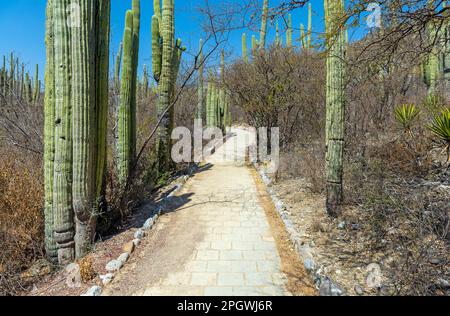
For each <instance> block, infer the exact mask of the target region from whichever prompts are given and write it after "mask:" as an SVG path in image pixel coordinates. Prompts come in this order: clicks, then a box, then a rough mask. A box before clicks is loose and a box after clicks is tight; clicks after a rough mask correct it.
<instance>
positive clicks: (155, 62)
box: [152, 0, 162, 83]
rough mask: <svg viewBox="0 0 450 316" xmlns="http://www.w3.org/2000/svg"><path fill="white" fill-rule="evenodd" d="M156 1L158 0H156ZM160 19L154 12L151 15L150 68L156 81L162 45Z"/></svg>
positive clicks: (160, 61)
mask: <svg viewBox="0 0 450 316" xmlns="http://www.w3.org/2000/svg"><path fill="white" fill-rule="evenodd" d="M156 1H158V0H156ZM160 25H161V23H160V19H159V18H158V16H157V15H156V14H155V15H153V17H152V69H153V78H154V79H155V81H156V82H157V83H158V82H159V79H160V76H161V66H162V47H161V33H160Z"/></svg>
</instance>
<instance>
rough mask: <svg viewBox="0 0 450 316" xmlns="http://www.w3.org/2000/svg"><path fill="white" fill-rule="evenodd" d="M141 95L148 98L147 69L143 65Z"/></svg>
mask: <svg viewBox="0 0 450 316" xmlns="http://www.w3.org/2000/svg"><path fill="white" fill-rule="evenodd" d="M142 95H143V96H144V98H147V97H148V68H147V65H144V73H143V78H142Z"/></svg>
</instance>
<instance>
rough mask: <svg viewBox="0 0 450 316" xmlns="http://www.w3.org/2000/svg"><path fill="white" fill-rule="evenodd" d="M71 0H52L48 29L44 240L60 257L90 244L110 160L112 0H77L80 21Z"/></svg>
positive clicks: (77, 254) (51, 253)
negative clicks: (71, 9)
mask: <svg viewBox="0 0 450 316" xmlns="http://www.w3.org/2000/svg"><path fill="white" fill-rule="evenodd" d="M69 4H73V1H69V0H49V1H48V8H47V36H46V43H47V65H46V71H45V81H46V89H45V162H44V169H45V191H46V193H45V215H46V219H45V222H46V238H47V240H46V248H47V251H48V256H49V257H51V258H52V257H53V258H54V256H55V251H54V248H53V246H54V245H56V249H57V256H58V262H59V263H60V264H65V263H68V262H71V261H73V260H74V258H75V257H78V258H79V257H82V256H84V255H85V254H86V253H87V252H88V251H89V250H90V249H91V247H90V246H91V243H92V241H93V237H94V233H95V226H96V217H97V211H96V210H97V206H96V204H97V202H98V201H99V199H100V194H101V190H102V189H101V188H103V179H104V171H105V167H106V119H107V105H108V103H107V101H108V69H109V58H108V57H109V56H108V55H109V13H110V12H109V11H110V0H95V1H92V0H77V1H76V4H77V6H78V7H79V8H80V10H79V20H78V21H77V22H79V25H78V26H77V27H70V25H69V23H67V21H68V18H69V14H70V12H68V10H67V8H68V7H69ZM52 165H53V167H52ZM52 220H53V228H52V227H51V226H52ZM52 230H53V238H54V242H53V240H52V236H51V235H52V234H51V231H52Z"/></svg>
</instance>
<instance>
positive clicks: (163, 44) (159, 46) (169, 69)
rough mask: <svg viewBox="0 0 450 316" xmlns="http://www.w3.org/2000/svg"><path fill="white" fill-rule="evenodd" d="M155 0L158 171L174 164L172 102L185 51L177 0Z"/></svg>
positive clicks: (154, 51)
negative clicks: (179, 33)
mask: <svg viewBox="0 0 450 316" xmlns="http://www.w3.org/2000/svg"><path fill="white" fill-rule="evenodd" d="M162 4H163V6H162V10H161V3H160V0H154V3H153V7H154V15H153V17H152V65H153V77H154V78H155V81H156V83H157V84H158V94H159V100H158V105H157V114H158V117H159V118H160V119H161V124H160V125H159V127H158V135H157V136H158V139H157V159H158V172H159V173H163V172H165V171H166V170H168V169H170V167H171V160H170V152H171V145H172V141H171V134H172V127H173V121H174V109H173V102H174V97H175V88H176V80H177V76H178V72H179V68H180V63H181V56H182V52H183V51H184V50H185V48H184V47H182V46H181V40H179V39H178V40H175V18H174V0H163V2H162Z"/></svg>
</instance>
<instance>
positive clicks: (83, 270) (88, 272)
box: [78, 256, 97, 284]
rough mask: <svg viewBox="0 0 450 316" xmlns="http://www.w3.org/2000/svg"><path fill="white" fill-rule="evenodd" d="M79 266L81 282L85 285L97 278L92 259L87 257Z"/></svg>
mask: <svg viewBox="0 0 450 316" xmlns="http://www.w3.org/2000/svg"><path fill="white" fill-rule="evenodd" d="M78 264H79V266H80V275H81V281H82V282H83V283H84V284H86V283H88V282H90V281H92V280H93V279H94V278H95V277H96V276H97V273H96V272H95V269H94V261H93V260H92V257H90V256H89V257H85V258H83V259H81V260H80V261H79V263H78Z"/></svg>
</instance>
